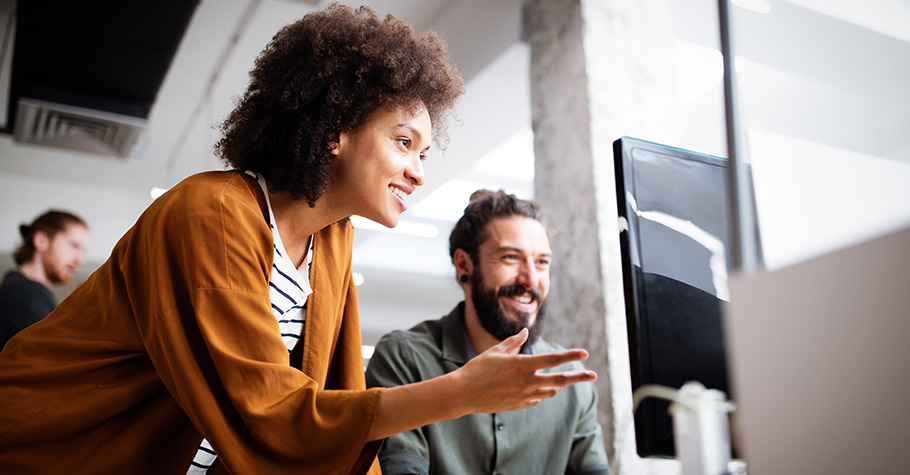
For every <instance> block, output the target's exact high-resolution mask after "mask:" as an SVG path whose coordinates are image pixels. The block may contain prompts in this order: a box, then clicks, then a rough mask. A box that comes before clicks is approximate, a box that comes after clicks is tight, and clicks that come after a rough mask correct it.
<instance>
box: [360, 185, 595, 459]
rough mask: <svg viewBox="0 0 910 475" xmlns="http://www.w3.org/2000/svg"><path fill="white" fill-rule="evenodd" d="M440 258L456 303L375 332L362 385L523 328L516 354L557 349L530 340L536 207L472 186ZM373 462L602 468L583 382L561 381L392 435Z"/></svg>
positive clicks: (541, 270) (540, 245) (538, 251)
mask: <svg viewBox="0 0 910 475" xmlns="http://www.w3.org/2000/svg"><path fill="white" fill-rule="evenodd" d="M449 254H450V256H451V258H452V263H453V264H454V265H455V271H456V275H457V276H458V280H459V282H460V285H461V287H462V289H463V290H464V294H465V299H464V301H463V302H461V303H459V304H458V305H457V306H456V307H455V309H454V310H452V312H451V313H450V314H449V315H448V316H446V317H443V318H442V319H440V320H429V321H425V322H423V323H421V324H419V325H417V326H415V327H414V328H412V329H410V330H408V331H395V332H392V333H390V334H388V335H386V336H384V337H383V338H382V339H381V340H380V342H379V344H378V345H377V347H376V350H375V352H374V353H373V357H372V358H371V360H370V364H369V367H368V369H367V386H371V387H372V386H385V387H388V386H397V385H401V384H406V383H411V382H415V381H421V380H425V379H430V378H433V377H435V376H439V375H441V374H445V373H448V372H450V371H453V370H455V369H457V368H459V367H460V366H462V365H464V364H465V363H466V362H467V361H468V360H469V359H471V358H472V357H474V356H476V355H477V354H480V353H482V352H484V351H485V350H487V349H488V348H490V347H491V346H493V345H495V344H497V343H499V342H500V341H502V340H504V339H505V338H507V337H509V336H511V335H513V334H515V333H517V332H519V331H520V330H521V329H522V328H528V329H529V331H530V337H529V339H528V341H527V343H526V344H525V347H524V348H523V349H522V351H523V352H525V353H529V354H540V353H550V352H553V351H557V350H558V349H560V348H561V347H559V346H558V345H554V344H551V343H547V342H545V341H543V340H541V339H540V338H539V337H540V329H541V325H542V321H543V317H544V301H545V300H546V297H547V292H548V290H549V287H550V275H549V272H550V261H551V259H552V252H551V250H550V242H549V238H548V237H547V232H546V229H545V228H544V225H543V223H542V212H541V209H540V206H539V205H538V204H537V203H534V202H531V201H525V200H520V199H518V198H516V197H515V196H514V195H508V194H506V193H504V192H502V191H499V192H490V191H487V190H480V191H477V192H475V193H474V194H473V195H472V196H471V202H470V204H469V205H468V207H467V208H465V213H464V215H463V216H462V217H461V219H459V221H458V223H457V224H456V225H455V228H454V229H453V230H452V234H451V235H450V236H449ZM567 369H572V370H583V369H584V368H583V366H582V365H581V363H578V362H574V363H571V364H569V365H566V366H563V367H558V368H553V369H551V370H550V371H566V370H567ZM445 403H446V401H445V400H441V401H439V404H445ZM379 460H380V463H381V465H382V471H383V473H384V474H386V475H396V474H456V473H457V474H467V473H472V474H473V473H511V474H522V475H532V474H541V475H546V474H554V473H560V474H561V473H571V474H606V473H608V472H609V469H608V466H607V457H606V452H605V450H604V442H603V435H602V431H601V427H600V425H599V424H598V423H597V394H596V392H595V389H594V386H593V385H592V384H591V383H581V384H576V385H574V386H569V387H567V388H566V389H564V390H563V391H562V392H561V393H559V394H558V395H557V396H556V397H554V398H552V399H547V400H542V401H540V403H539V404H538V405H536V406H534V407H531V408H528V409H522V410H520V411H513V412H504V413H497V414H472V415H468V416H464V417H461V418H459V419H455V420H445V421H441V422H437V423H435V424H431V425H429V426H425V427H422V428H419V429H416V430H413V431H410V432H406V433H403V434H398V435H395V436H393V437H391V438H389V439H388V440H387V441H386V442H385V444H384V445H383V448H382V452H380V455H379Z"/></svg>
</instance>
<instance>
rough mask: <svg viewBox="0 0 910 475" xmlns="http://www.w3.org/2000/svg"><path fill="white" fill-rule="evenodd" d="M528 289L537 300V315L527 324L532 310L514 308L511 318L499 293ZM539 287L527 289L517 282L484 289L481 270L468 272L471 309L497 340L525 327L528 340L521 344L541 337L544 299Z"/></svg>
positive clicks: (504, 293) (516, 293) (508, 294)
mask: <svg viewBox="0 0 910 475" xmlns="http://www.w3.org/2000/svg"><path fill="white" fill-rule="evenodd" d="M526 292H527V293H530V294H531V295H532V296H533V298H534V300H533V301H535V302H537V303H538V307H537V318H536V319H535V321H534V324H533V325H530V324H529V323H530V321H531V317H532V314H530V313H528V312H517V317H518V318H517V319H514V320H513V319H511V318H509V317H507V316H506V314H505V312H504V311H503V310H502V307H501V306H500V304H499V297H510V296H513V295H522V294H524V293H526ZM542 299H543V297H542V295H541V292H540V290H538V289H526V288H524V287H522V286H520V285H515V284H511V285H504V286H502V287H500V288H499V292H497V291H496V290H494V289H489V290H488V289H487V288H486V287H485V286H484V283H483V276H481V273H480V272H475V273H474V275H473V276H471V301H472V302H473V303H474V310H475V311H476V312H477V318H478V319H479V320H480V324H481V325H482V326H483V328H484V329H485V330H486V331H487V332H489V333H490V334H491V335H493V337H494V338H496V339H497V340H499V341H502V340H505V339H506V338H508V337H510V336H512V335H514V334H516V333H518V332H520V331H521V329H522V328H527V329H528V341H527V342H525V344H524V345H523V346H522V350H524V348H525V347H528V346H530V345H531V344H532V343H534V342H535V341H537V339H538V338H540V333H541V330H542V329H543V317H544V313H545V312H544V309H545V305H544V300H542Z"/></svg>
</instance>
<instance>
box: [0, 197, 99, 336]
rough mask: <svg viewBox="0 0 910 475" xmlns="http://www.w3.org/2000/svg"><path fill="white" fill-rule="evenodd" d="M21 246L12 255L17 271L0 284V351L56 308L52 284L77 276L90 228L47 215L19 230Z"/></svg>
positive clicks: (67, 215) (72, 217)
mask: <svg viewBox="0 0 910 475" xmlns="http://www.w3.org/2000/svg"><path fill="white" fill-rule="evenodd" d="M19 233H20V234H22V245H20V246H19V248H18V249H16V252H15V253H13V259H15V261H16V266H17V269H16V270H13V271H10V272H8V273H7V274H6V276H4V278H3V283H2V284H0V349H2V348H3V347H4V346H6V342H7V341H8V340H9V339H10V338H12V337H13V335H15V334H16V333H19V331H20V330H22V329H24V328H25V327H27V326H29V325H31V324H33V323H36V322H38V321H40V320H41V319H43V318H44V317H46V316H47V315H48V314H49V313H51V311H52V310H54V308H55V307H56V306H57V300H56V299H55V298H54V294H52V293H51V289H50V287H51V285H52V284H65V283H66V282H67V281H69V279H70V278H71V277H72V276H73V274H75V273H76V271H77V270H78V269H79V266H80V265H82V261H83V259H84V257H85V249H86V248H87V247H88V225H86V224H85V221H83V220H82V219H81V218H79V217H78V216H76V215H74V214H70V213H66V212H63V211H53V210H52V211H48V212H46V213H44V214H42V215H41V216H38V217H37V218H36V219H35V221H34V222H33V223H32V224H31V225H24V224H23V225H22V226H19Z"/></svg>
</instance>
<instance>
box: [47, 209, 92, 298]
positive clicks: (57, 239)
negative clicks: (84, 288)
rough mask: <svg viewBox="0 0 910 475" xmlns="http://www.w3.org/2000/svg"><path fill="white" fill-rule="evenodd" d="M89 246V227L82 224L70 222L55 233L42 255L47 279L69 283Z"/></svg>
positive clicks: (53, 281) (56, 282) (57, 282)
mask: <svg viewBox="0 0 910 475" xmlns="http://www.w3.org/2000/svg"><path fill="white" fill-rule="evenodd" d="M87 247H88V229H86V227H85V226H82V225H80V224H69V225H67V226H66V228H64V229H63V231H60V232H58V233H57V234H54V236H53V237H51V238H50V239H49V240H48V247H47V250H45V251H44V253H43V254H42V256H41V261H42V263H43V264H44V273H45V274H46V275H47V279H48V280H50V281H51V283H54V284H65V283H67V282H68V281H69V280H70V277H72V276H73V274H75V273H76V271H77V270H79V266H81V265H82V262H83V259H84V257H85V250H86V248H87Z"/></svg>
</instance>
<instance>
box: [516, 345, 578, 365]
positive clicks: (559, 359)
mask: <svg viewBox="0 0 910 475" xmlns="http://www.w3.org/2000/svg"><path fill="white" fill-rule="evenodd" d="M523 359H525V362H526V364H528V365H529V366H533V367H534V368H535V369H544V368H552V367H554V366H559V365H562V364H566V363H569V362H572V361H583V360H586V359H588V352H587V351H585V350H582V349H572V350H564V351H557V352H556V353H547V354H544V355H530V356H524V357H523Z"/></svg>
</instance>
